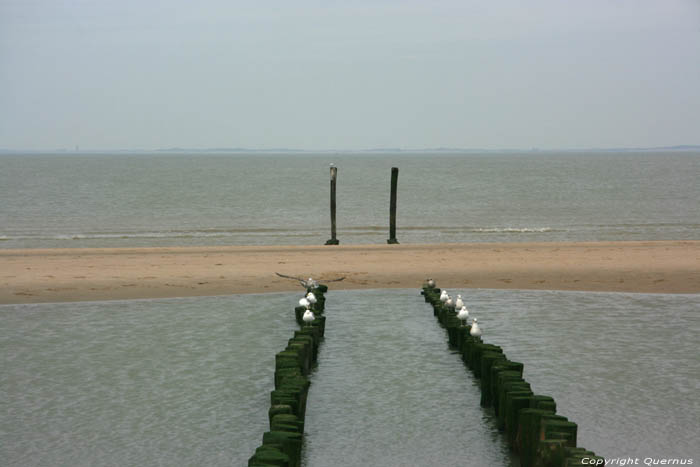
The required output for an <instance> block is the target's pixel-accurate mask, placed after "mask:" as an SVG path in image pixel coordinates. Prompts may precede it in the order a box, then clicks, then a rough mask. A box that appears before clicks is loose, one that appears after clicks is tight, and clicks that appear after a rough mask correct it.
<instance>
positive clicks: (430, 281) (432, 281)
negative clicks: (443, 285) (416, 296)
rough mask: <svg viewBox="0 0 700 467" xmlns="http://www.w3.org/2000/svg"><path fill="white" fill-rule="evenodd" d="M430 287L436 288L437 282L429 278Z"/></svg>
mask: <svg viewBox="0 0 700 467" xmlns="http://www.w3.org/2000/svg"><path fill="white" fill-rule="evenodd" d="M428 287H435V281H434V280H432V279H430V278H428Z"/></svg>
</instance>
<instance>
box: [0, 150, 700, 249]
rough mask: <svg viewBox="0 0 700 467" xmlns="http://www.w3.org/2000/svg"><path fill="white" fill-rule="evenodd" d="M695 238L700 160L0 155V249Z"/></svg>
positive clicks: (698, 233)
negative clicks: (392, 197) (394, 196)
mask: <svg viewBox="0 0 700 467" xmlns="http://www.w3.org/2000/svg"><path fill="white" fill-rule="evenodd" d="M331 162H333V163H335V164H336V166H338V238H339V239H340V241H341V243H343V244H345V243H385V242H386V239H387V237H388V217H389V215H388V214H389V212H388V211H389V180H390V168H391V167H392V166H396V167H399V169H400V175H399V196H398V221H397V222H398V234H397V237H398V239H399V240H400V241H401V242H402V243H430V242H486V241H506V242H510V241H566V240H572V241H585V240H657V239H672V240H673V239H696V240H697V239H698V238H700V203H699V202H698V200H700V183H698V179H700V153H692V152H670V153H649V152H644V153H562V154H557V153H523V154H482V155H480V154H444V153H438V154H380V155H369V154H282V155H274V154H230V155H220V154H140V155H128V154H120V155H105V154H84V155H83V154H81V155H69V154H63V155H56V154H54V155H21V156H19V155H17V156H13V155H2V156H0V197H1V198H2V203H0V248H34V247H101V246H114V247H119V246H151V245H156V246H173V245H182V246H186V245H253V244H322V243H324V242H325V241H326V240H327V239H328V238H329V237H330V226H329V224H330V222H329V209H328V205H329V202H328V198H329V195H328V193H329V170H328V166H329V163H331Z"/></svg>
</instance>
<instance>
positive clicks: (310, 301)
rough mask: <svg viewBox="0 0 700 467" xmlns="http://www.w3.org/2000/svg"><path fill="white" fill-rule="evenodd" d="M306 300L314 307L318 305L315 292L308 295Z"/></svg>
mask: <svg viewBox="0 0 700 467" xmlns="http://www.w3.org/2000/svg"><path fill="white" fill-rule="evenodd" d="M306 299H307V300H308V301H309V303H311V304H312V305H313V304H315V303H316V295H314V293H313V292H309V293H307V294H306Z"/></svg>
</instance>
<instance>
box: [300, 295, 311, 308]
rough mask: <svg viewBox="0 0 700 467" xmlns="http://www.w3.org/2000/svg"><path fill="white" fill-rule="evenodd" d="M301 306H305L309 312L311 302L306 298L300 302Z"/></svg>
mask: <svg viewBox="0 0 700 467" xmlns="http://www.w3.org/2000/svg"><path fill="white" fill-rule="evenodd" d="M299 306H303V307H304V308H306V309H307V310H308V308H309V307H310V306H311V302H310V301H308V300H307V299H306V297H304V298H302V299H300V300H299Z"/></svg>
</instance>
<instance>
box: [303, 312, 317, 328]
mask: <svg viewBox="0 0 700 467" xmlns="http://www.w3.org/2000/svg"><path fill="white" fill-rule="evenodd" d="M301 319H303V320H304V322H305V323H306V325H307V326H310V325H311V322H312V321H313V320H314V319H315V317H314V314H313V313H312V312H311V310H306V311H305V312H304V316H302V317H301Z"/></svg>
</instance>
